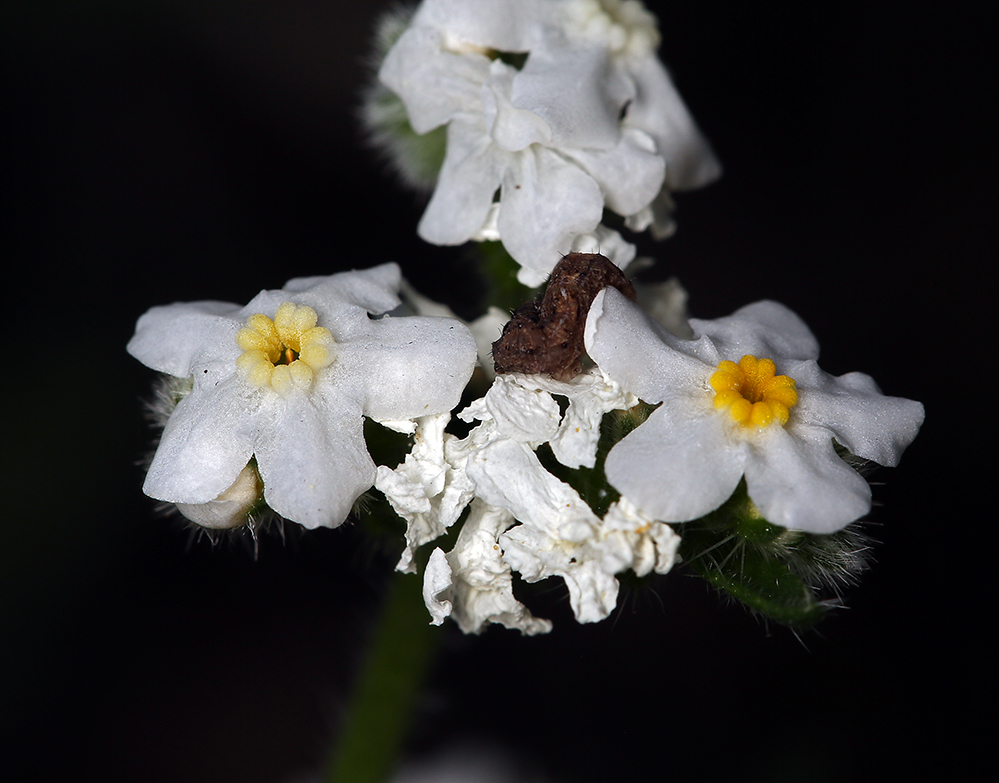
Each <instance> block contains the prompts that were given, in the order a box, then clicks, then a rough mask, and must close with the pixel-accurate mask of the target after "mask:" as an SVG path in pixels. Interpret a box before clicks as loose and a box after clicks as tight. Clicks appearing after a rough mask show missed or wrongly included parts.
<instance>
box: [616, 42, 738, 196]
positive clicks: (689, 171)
mask: <svg viewBox="0 0 999 783" xmlns="http://www.w3.org/2000/svg"><path fill="white" fill-rule="evenodd" d="M630 66H631V67H630V73H631V76H632V78H634V80H635V84H636V88H637V93H636V96H635V100H634V101H632V103H631V104H630V105H629V106H628V114H627V117H626V118H625V125H630V126H632V127H635V128H639V129H640V130H643V131H645V132H646V133H648V134H649V135H650V136H652V137H653V138H654V139H655V140H656V148H657V151H658V152H659V154H660V155H662V156H663V158H665V160H666V187H667V188H669V189H670V190H688V189H691V188H698V187H701V186H703V185H707V184H708V183H710V182H712V181H714V180H715V179H717V178H718V176H719V175H720V174H721V164H719V162H718V159H717V158H716V157H715V155H714V153H713V152H712V151H711V147H710V146H709V145H708V142H707V141H706V140H705V138H704V137H703V136H702V135H701V132H700V131H699V130H698V128H697V125H696V124H695V123H694V119H693V117H691V115H690V111H689V110H688V109H687V106H686V104H684V102H683V99H682V98H680V94H679V93H678V92H677V90H676V87H674V86H673V82H672V80H671V79H670V77H669V74H668V73H667V72H666V68H665V67H664V66H663V64H662V63H661V62H660V61H659V60H658V59H657V58H655V57H648V58H642V59H641V60H637V61H631V62H630Z"/></svg>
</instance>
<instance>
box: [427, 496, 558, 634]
mask: <svg viewBox="0 0 999 783" xmlns="http://www.w3.org/2000/svg"><path fill="white" fill-rule="evenodd" d="M512 522H513V517H512V515H511V514H510V513H509V512H508V511H506V510H505V509H502V508H496V507H493V506H490V505H488V504H487V503H484V502H482V501H481V500H475V501H473V502H472V507H471V511H470V513H469V516H468V519H467V520H466V521H465V524H464V525H463V526H462V528H461V532H460V533H459V534H458V540H457V541H456V542H455V546H454V549H453V550H452V551H451V552H450V553H449V554H447V555H444V553H443V552H442V551H441V550H440V549H435V550H434V552H433V553H431V556H430V564H429V565H428V567H427V571H426V573H425V575H424V600H425V601H426V603H427V608H428V609H429V610H430V614H431V617H432V618H433V620H432V622H433V624H435V625H440V623H441V622H443V619H444V617H447V616H450V617H451V618H452V619H453V620H454V621H455V622H456V623H457V624H458V627H459V628H461V630H462V631H463V632H464V633H474V634H477V633H481V632H482V630H483V629H484V628H485V627H486V626H487V625H488V624H490V623H499V624H500V625H503V626H504V627H506V628H512V629H517V630H519V631H521V632H522V633H524V634H526V635H529V636H530V635H534V634H539V633H548V632H549V631H550V630H551V627H552V625H551V622H549V621H548V620H542V619H539V618H536V617H534V616H533V615H532V614H531V612H530V611H529V610H528V609H527V607H526V606H524V605H523V604H522V603H521V602H520V601H518V600H517V599H516V598H515V597H514V595H513V575H512V572H511V570H510V566H509V565H508V564H506V563H505V562H504V561H503V560H502V557H501V554H502V552H501V550H500V548H499V546H498V544H497V543H496V541H497V538H498V537H499V535H500V534H501V533H502V532H503V531H504V530H505V529H506V528H508V527H509V526H510V525H511V524H512Z"/></svg>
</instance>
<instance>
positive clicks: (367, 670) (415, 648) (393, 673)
mask: <svg viewBox="0 0 999 783" xmlns="http://www.w3.org/2000/svg"><path fill="white" fill-rule="evenodd" d="M440 634H441V629H439V628H435V627H433V626H431V625H430V620H429V616H428V614H427V609H426V606H425V605H424V603H423V596H422V592H421V585H420V579H419V578H418V577H417V576H415V575H412V574H399V573H397V574H394V575H393V577H392V580H391V584H390V585H389V590H388V595H387V596H386V601H385V606H384V607H383V610H382V617H381V620H380V622H379V623H378V625H377V626H376V627H375V629H374V634H373V636H372V638H371V642H370V647H369V650H368V654H367V656H366V657H365V660H364V661H363V663H362V666H361V671H360V675H359V678H358V681H357V684H356V690H355V692H354V695H353V697H352V698H353V700H352V703H351V705H350V709H349V711H348V713H347V716H346V719H345V722H344V726H343V729H342V731H341V734H340V741H339V744H338V746H337V748H336V750H335V752H334V755H333V756H332V758H331V759H330V761H329V763H328V764H327V766H326V774H325V777H324V778H323V779H324V781H326V783H344V782H345V781H349V783H383V781H385V780H388V778H389V776H390V775H391V774H392V772H393V771H394V769H395V765H396V763H397V762H398V759H399V754H400V751H401V749H402V746H403V743H404V742H405V740H406V736H407V732H408V730H409V726H410V719H411V717H412V713H413V707H414V705H415V704H416V700H417V697H418V696H419V693H420V689H421V687H422V685H423V683H424V681H425V679H426V674H427V670H428V669H429V666H430V664H431V662H432V661H433V657H434V655H433V653H434V648H435V646H436V644H437V641H438V639H439V638H440Z"/></svg>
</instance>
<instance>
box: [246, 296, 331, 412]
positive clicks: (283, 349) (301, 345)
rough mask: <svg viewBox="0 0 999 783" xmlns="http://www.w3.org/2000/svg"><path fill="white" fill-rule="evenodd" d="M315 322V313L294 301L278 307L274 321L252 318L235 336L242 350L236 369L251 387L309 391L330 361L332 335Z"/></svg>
mask: <svg viewBox="0 0 999 783" xmlns="http://www.w3.org/2000/svg"><path fill="white" fill-rule="evenodd" d="M318 320H319V316H317V315H316V311H315V310H313V309H312V308H311V307H309V306H308V305H296V304H295V303H294V302H285V303H284V304H282V305H281V306H280V307H278V309H277V313H275V315H274V319H273V320H271V319H270V318H268V317H267V316H266V315H263V314H262V313H257V314H256V315H251V316H250V317H249V318H247V319H246V326H244V327H243V328H242V329H240V330H239V332H238V333H237V334H236V343H237V345H239V347H240V348H242V349H243V353H242V354H241V355H240V357H239V358H238V359H237V360H236V366H237V367H239V369H240V370H241V371H242V372H243V374H244V376H245V377H246V379H247V381H249V382H250V383H251V384H253V385H254V386H257V387H260V388H264V387H267V386H270V387H271V388H273V389H274V390H275V391H277V392H279V393H280V394H288V393H290V392H291V391H293V390H295V389H301V390H303V391H308V389H309V388H311V386H312V379H313V378H314V377H315V374H316V373H317V372H318V371H319V370H321V369H322V368H323V367H326V366H327V365H329V364H331V363H332V362H333V350H334V342H333V335H332V334H330V331H329V329H325V328H323V327H322V326H316V323H317V321H318Z"/></svg>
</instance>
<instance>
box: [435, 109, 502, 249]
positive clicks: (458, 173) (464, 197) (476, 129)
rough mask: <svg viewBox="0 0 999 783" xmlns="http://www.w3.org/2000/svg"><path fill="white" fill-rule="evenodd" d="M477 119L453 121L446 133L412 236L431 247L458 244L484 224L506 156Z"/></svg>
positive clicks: (498, 184)
mask: <svg viewBox="0 0 999 783" xmlns="http://www.w3.org/2000/svg"><path fill="white" fill-rule="evenodd" d="M512 154H513V153H509V152H505V151H503V150H501V149H499V148H497V147H496V146H495V145H494V144H493V143H492V139H491V138H490V137H489V135H488V134H487V133H486V129H485V126H484V124H483V122H482V120H481V118H479V119H478V120H477V121H473V120H470V119H468V118H465V117H458V118H456V119H455V120H454V121H453V122H451V124H450V125H448V129H447V154H446V156H445V158H444V165H443V166H442V167H441V171H440V174H439V175H438V178H437V185H436V187H435V188H434V193H433V195H432V196H431V197H430V203H429V204H427V208H426V210H424V212H423V216H422V217H421V218H420V223H419V225H418V226H417V233H419V235H420V237H421V238H423V239H425V240H426V241H427V242H431V243H433V244H435V245H460V244H461V243H462V242H465V241H467V240H468V239H470V238H471V237H472V235H473V234H475V233H476V232H477V231H479V229H481V228H482V226H483V225H485V223H486V221H487V219H488V217H489V209H490V206H491V205H492V201H493V194H494V193H495V192H496V189H497V188H498V187H499V186H500V183H501V182H502V179H503V173H504V171H505V170H506V168H507V166H508V165H510V160H511V155H512Z"/></svg>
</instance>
